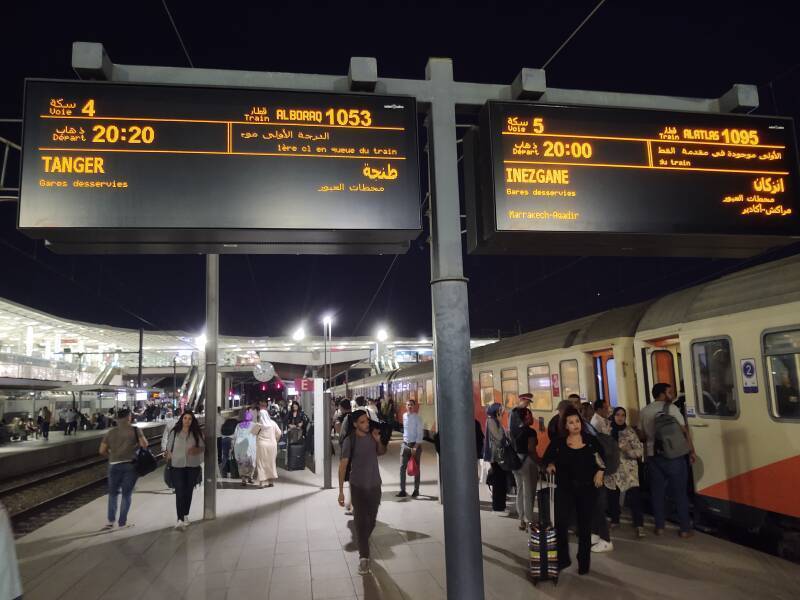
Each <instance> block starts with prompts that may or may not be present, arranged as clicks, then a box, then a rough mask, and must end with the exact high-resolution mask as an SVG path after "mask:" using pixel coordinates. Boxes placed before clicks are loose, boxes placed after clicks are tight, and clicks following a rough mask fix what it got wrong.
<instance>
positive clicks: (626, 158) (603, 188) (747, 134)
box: [468, 102, 800, 254]
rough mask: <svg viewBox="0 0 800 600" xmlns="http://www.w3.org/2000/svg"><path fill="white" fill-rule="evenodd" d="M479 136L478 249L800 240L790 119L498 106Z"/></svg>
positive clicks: (738, 249) (618, 248)
mask: <svg viewBox="0 0 800 600" xmlns="http://www.w3.org/2000/svg"><path fill="white" fill-rule="evenodd" d="M479 137H480V140H479V141H477V142H476V144H477V146H478V148H477V149H476V150H474V152H473V153H474V154H475V155H476V156H477V157H478V159H477V161H474V163H473V164H475V163H477V166H476V168H477V169H479V170H481V168H482V171H481V172H480V173H479V177H478V183H477V184H476V189H474V190H473V191H474V192H475V193H474V198H473V202H472V203H471V204H472V209H473V211H472V212H473V217H474V218H473V219H472V223H473V224H476V225H477V228H478V229H479V230H480V231H479V232H477V234H475V235H473V239H472V242H473V243H472V245H473V249H478V250H480V249H481V247H483V249H488V251H502V250H503V249H509V250H512V251H514V250H517V251H522V252H523V253H524V252H525V251H526V249H528V248H529V249H531V250H532V251H537V252H539V251H541V248H540V245H550V246H551V247H552V249H553V251H554V252H560V253H567V254H582V253H586V254H591V253H593V252H594V251H597V252H598V253H610V254H617V253H624V252H625V250H626V248H627V249H629V250H633V251H636V250H639V249H646V250H647V249H649V250H651V251H653V252H654V253H666V254H671V253H673V251H675V252H677V253H689V254H691V253H694V252H695V251H696V252H697V253H699V254H716V253H717V252H718V251H721V253H723V254H724V253H726V252H728V251H730V252H731V253H733V254H737V253H738V254H748V253H751V252H752V251H754V250H755V249H757V248H763V247H769V246H770V245H776V244H781V243H786V242H789V241H793V240H792V236H794V237H795V238H796V236H798V235H799V234H800V227H799V224H800V217H799V216H798V212H799V211H800V204H798V187H797V186H798V179H797V156H796V151H795V137H794V123H793V121H792V120H791V119H787V118H781V117H761V116H757V117H756V116H746V115H733V114H707V113H702V114H701V113H677V112H666V111H652V110H633V109H616V108H596V107H578V106H550V105H541V104H533V103H523V102H490V103H488V105H487V106H486V107H485V108H484V111H483V114H482V121H481V128H480V136H479ZM469 204H470V203H469V202H468V205H469ZM532 232H535V233H536V234H537V237H536V238H533V236H531V235H530V234H531V233H532ZM543 234H544V235H543ZM554 234H557V235H554ZM567 234H573V235H571V237H570V235H567ZM583 244H586V246H583ZM664 245H667V247H664ZM570 249H571V250H572V251H568V250H570ZM586 249H588V251H586V252H584V250H586ZM604 250H605V251H604ZM567 251H568V252H567Z"/></svg>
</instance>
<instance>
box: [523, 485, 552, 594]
mask: <svg viewBox="0 0 800 600" xmlns="http://www.w3.org/2000/svg"><path fill="white" fill-rule="evenodd" d="M544 483H545V484H546V485H547V486H548V487H549V492H550V493H549V494H547V496H548V497H549V502H548V504H549V509H550V510H549V513H548V516H549V518H547V519H546V520H545V517H544V514H545V513H544V510H543V508H544V507H543V506H542V497H543V496H544V494H537V498H538V503H539V523H538V524H535V523H531V525H530V528H531V536H530V539H529V540H528V551H529V552H530V570H529V575H530V577H531V579H532V580H533V584H534V585H536V584H537V583H539V582H540V581H546V580H548V579H549V580H550V581H552V582H553V585H556V584H558V544H557V542H556V530H555V527H553V522H552V519H553V517H554V515H555V510H554V504H555V500H554V498H555V493H554V491H555V490H554V485H555V476H554V475H547V474H546V473H545V474H544Z"/></svg>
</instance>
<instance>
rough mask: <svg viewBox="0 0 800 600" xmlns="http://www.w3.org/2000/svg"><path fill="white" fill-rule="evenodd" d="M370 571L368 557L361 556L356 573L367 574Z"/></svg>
mask: <svg viewBox="0 0 800 600" xmlns="http://www.w3.org/2000/svg"><path fill="white" fill-rule="evenodd" d="M370 572H371V570H370V568H369V559H368V558H361V559H359V561H358V574H359V575H369V574H370Z"/></svg>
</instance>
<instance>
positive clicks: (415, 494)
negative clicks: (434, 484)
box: [411, 490, 419, 498]
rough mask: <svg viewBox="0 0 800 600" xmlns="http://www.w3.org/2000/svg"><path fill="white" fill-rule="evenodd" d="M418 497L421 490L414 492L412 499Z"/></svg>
mask: <svg viewBox="0 0 800 600" xmlns="http://www.w3.org/2000/svg"><path fill="white" fill-rule="evenodd" d="M417 496H419V490H414V491H413V492H412V493H411V497H412V498H416V497H417Z"/></svg>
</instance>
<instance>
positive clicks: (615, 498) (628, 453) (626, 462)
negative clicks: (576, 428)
mask: <svg viewBox="0 0 800 600" xmlns="http://www.w3.org/2000/svg"><path fill="white" fill-rule="evenodd" d="M627 416H628V414H627V412H626V411H625V409H624V408H622V407H621V406H618V407H617V408H615V409H614V412H612V413H611V435H612V437H613V438H614V439H615V440H617V442H618V443H619V451H620V452H619V455H620V456H619V468H618V469H617V472H616V473H614V474H613V475H611V477H613V478H614V483H615V484H616V486H615V487H616V489H613V490H612V489H609V490H608V491H607V493H608V511H609V513H610V516H611V526H612V527H616V526H617V525H619V515H620V494H625V497H624V498H627V499H628V502H629V503H630V507H631V516H632V517H633V526H634V527H635V528H636V535H637V537H640V538H641V537H644V536H645V533H644V518H643V516H642V498H641V495H640V493H639V460H640V459H641V458H642V442H641V441H640V440H639V436H638V435H636V432H635V431H634V429H633V427H628V424H627V422H626V419H627ZM624 498H623V502H624Z"/></svg>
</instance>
